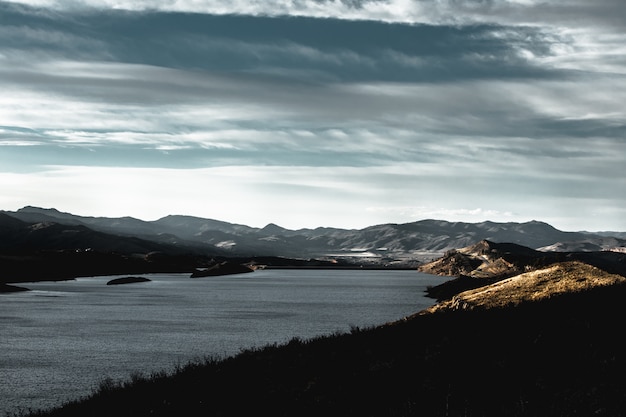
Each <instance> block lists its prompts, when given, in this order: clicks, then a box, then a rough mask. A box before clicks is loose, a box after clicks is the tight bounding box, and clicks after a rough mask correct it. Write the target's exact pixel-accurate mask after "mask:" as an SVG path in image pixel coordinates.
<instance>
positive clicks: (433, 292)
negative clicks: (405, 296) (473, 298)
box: [418, 240, 626, 301]
mask: <svg viewBox="0 0 626 417" xmlns="http://www.w3.org/2000/svg"><path fill="white" fill-rule="evenodd" d="M571 261H580V262H583V263H585V264H588V265H591V266H595V267H597V268H600V269H602V270H604V271H607V272H609V273H612V274H620V275H623V276H626V253H622V252H617V251H602V252H542V251H537V250H534V249H531V248H527V247H525V246H521V245H517V244H512V243H495V242H491V241H488V240H482V241H480V242H478V243H476V244H474V245H470V246H466V247H464V248H460V249H454V250H450V251H447V252H446V253H445V254H444V255H443V256H442V257H441V258H439V259H436V260H434V261H432V262H428V263H425V264H422V265H420V266H419V268H418V270H419V271H421V272H425V273H429V274H435V275H443V276H451V277H457V278H456V279H453V280H450V281H448V282H445V283H443V284H440V285H438V286H435V287H433V288H430V289H429V290H428V291H429V294H430V296H432V297H434V298H436V299H438V300H440V301H441V300H444V299H447V298H450V297H452V296H454V295H455V294H458V293H459V292H462V291H465V290H470V289H474V288H480V287H483V286H485V285H489V284H492V283H495V282H498V281H500V280H502V279H505V278H509V277H512V276H515V275H518V274H521V273H524V272H529V271H534V270H537V269H540V268H544V267H546V266H549V265H551V264H555V263H558V262H571Z"/></svg>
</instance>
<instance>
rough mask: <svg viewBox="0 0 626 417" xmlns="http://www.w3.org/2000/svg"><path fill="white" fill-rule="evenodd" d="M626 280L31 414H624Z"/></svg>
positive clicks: (284, 348)
mask: <svg viewBox="0 0 626 417" xmlns="http://www.w3.org/2000/svg"><path fill="white" fill-rule="evenodd" d="M625 297H626V285H624V284H615V285H611V286H602V287H594V288H592V289H588V290H584V291H580V292H575V293H566V294H561V295H556V296H554V297H550V298H547V299H542V300H541V301H536V302H527V303H521V304H519V305H517V306H516V307H509V308H492V309H483V310H481V309H477V310H469V311H454V310H444V311H441V312H439V313H431V314H419V315H415V316H413V317H410V318H407V319H405V320H402V321H399V322H396V323H392V324H389V325H384V326H380V327H376V328H372V329H365V330H358V329H355V330H354V331H353V332H351V333H350V334H342V335H333V336H326V337H320V338H316V339H313V340H308V341H302V340H297V339H296V340H292V341H291V342H289V343H288V344H285V345H281V346H269V347H266V348H263V349H258V350H251V351H245V352H242V353H241V354H239V355H237V356H235V357H232V358H227V359H224V360H208V361H207V362H206V363H204V364H193V365H189V366H187V367H184V368H183V369H181V370H180V371H179V372H177V373H175V374H173V375H164V374H156V375H153V376H150V377H145V378H140V377H134V378H133V379H132V380H129V381H128V382H124V383H115V382H112V381H106V382H104V383H103V384H102V386H101V387H100V389H99V390H98V391H97V392H95V393H94V394H93V395H92V397H90V398H88V399H86V400H83V401H79V402H75V403H71V404H67V405H66V406H65V407H62V408H59V409H56V410H52V411H49V412H41V413H34V414H32V416H39V417H42V416H81V417H82V416H200V415H202V416H243V415H272V416H321V415H325V416H377V417H381V416H494V417H496V416H497V417H502V416H542V417H543V416H574V415H580V416H592V415H593V416H611V417H614V416H621V415H625V414H626V396H625V395H624V392H626V377H624V375H626V341H625V340H624V338H623V335H622V324H621V320H622V318H623V317H625V313H626V307H624V300H625V299H626V298H625Z"/></svg>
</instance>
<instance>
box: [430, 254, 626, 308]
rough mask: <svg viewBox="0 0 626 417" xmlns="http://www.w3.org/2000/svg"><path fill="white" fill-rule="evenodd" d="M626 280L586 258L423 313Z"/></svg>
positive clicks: (504, 303)
mask: <svg viewBox="0 0 626 417" xmlns="http://www.w3.org/2000/svg"><path fill="white" fill-rule="evenodd" d="M624 282H626V278H624V277H622V276H620V275H615V274H609V273H608V272H605V271H603V270H601V269H599V268H596V267H593V266H591V265H587V264H585V263H582V262H578V261H572V262H563V263H558V264H554V265H552V266H550V267H547V268H543V269H539V270H535V271H532V272H526V273H523V274H520V275H516V276H514V277H511V278H507V279H504V280H502V281H498V282H496V283H494V284H491V285H487V286H484V287H481V288H477V289H473V290H468V291H465V292H462V293H460V294H458V295H455V296H454V297H452V298H451V299H450V300H446V301H443V302H441V303H439V304H436V305H434V306H433V307H430V308H428V309H426V310H424V311H423V312H422V313H423V314H428V313H435V312H441V311H450V310H474V309H490V308H500V307H510V306H516V305H518V304H521V303H525V302H530V301H539V300H544V299H548V298H551V297H554V296H557V295H560V294H565V293H575V292H580V291H585V290H589V289H591V288H595V287H599V286H609V285H615V284H619V283H624Z"/></svg>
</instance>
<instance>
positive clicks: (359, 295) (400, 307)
mask: <svg viewBox="0 0 626 417" xmlns="http://www.w3.org/2000/svg"><path fill="white" fill-rule="evenodd" d="M144 276H145V277H147V278H150V279H151V280H152V281H151V282H146V283H136V284H127V285H118V286H107V285H106V282H107V281H108V280H110V279H113V278H115V277H92V278H80V279H77V280H75V281H65V282H37V283H27V284H20V285H21V286H24V287H27V288H30V289H31V290H33V291H30V292H25V293H13V294H1V295H0V352H1V355H0V415H3V414H5V413H9V412H15V411H18V410H20V409H23V410H27V409H29V408H32V409H38V408H48V407H51V406H55V405H59V404H61V403H62V402H63V401H66V400H68V399H75V398H78V397H81V396H84V395H88V394H89V393H90V392H91V391H92V390H93V388H95V387H97V385H98V384H99V382H100V381H102V380H103V379H104V378H107V377H109V378H113V379H116V380H117V379H127V378H128V377H129V376H130V375H131V374H132V373H143V374H146V375H149V374H150V373H151V372H156V371H160V370H168V371H169V370H172V369H173V368H174V367H176V366H177V365H184V364H185V363H187V362H189V361H191V360H196V359H202V358H204V357H206V356H226V355H232V354H236V353H238V352H239V351H241V350H242V349H245V348H250V347H260V346H264V345H267V344H269V343H283V342H286V341H288V340H290V339H291V338H293V337H296V336H297V337H301V338H310V337H314V336H318V335H324V334H330V333H334V332H344V331H349V330H350V329H351V328H352V327H353V326H357V327H361V328H363V327H369V326H373V325H378V324H382V323H385V322H389V321H393V320H397V319H401V318H402V317H405V316H407V315H410V314H412V313H414V312H417V311H419V310H422V309H424V308H426V307H428V306H430V305H432V304H433V303H434V300H432V299H430V298H427V297H425V296H424V291H425V289H426V287H427V286H428V285H436V284H439V283H441V282H444V281H445V280H446V279H447V278H442V277H436V276H432V275H426V274H420V273H418V272H415V271H370V270H365V271H355V270H352V271H341V270H261V271H256V272H254V273H251V274H241V275H231V276H224V277H213V278H201V279H191V278H189V275H188V274H153V275H144Z"/></svg>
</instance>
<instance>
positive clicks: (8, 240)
mask: <svg viewBox="0 0 626 417" xmlns="http://www.w3.org/2000/svg"><path fill="white" fill-rule="evenodd" d="M0 250H2V251H4V252H7V251H9V252H24V251H42V250H48V251H54V250H76V251H84V250H94V251H103V252H119V253H124V254H133V253H142V254H146V253H149V252H157V251H161V252H167V253H174V254H182V253H184V252H185V251H184V250H183V249H182V248H180V247H177V246H173V245H164V244H160V243H158V242H155V241H153V240H145V239H140V238H137V237H129V236H118V235H113V234H109V233H104V232H99V231H96V230H93V229H90V228H88V227H87V226H84V225H82V224H78V223H74V224H62V223H56V222H51V221H44V222H38V223H26V222H24V221H21V220H18V219H16V218H14V217H11V216H9V215H7V214H3V213H0Z"/></svg>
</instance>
